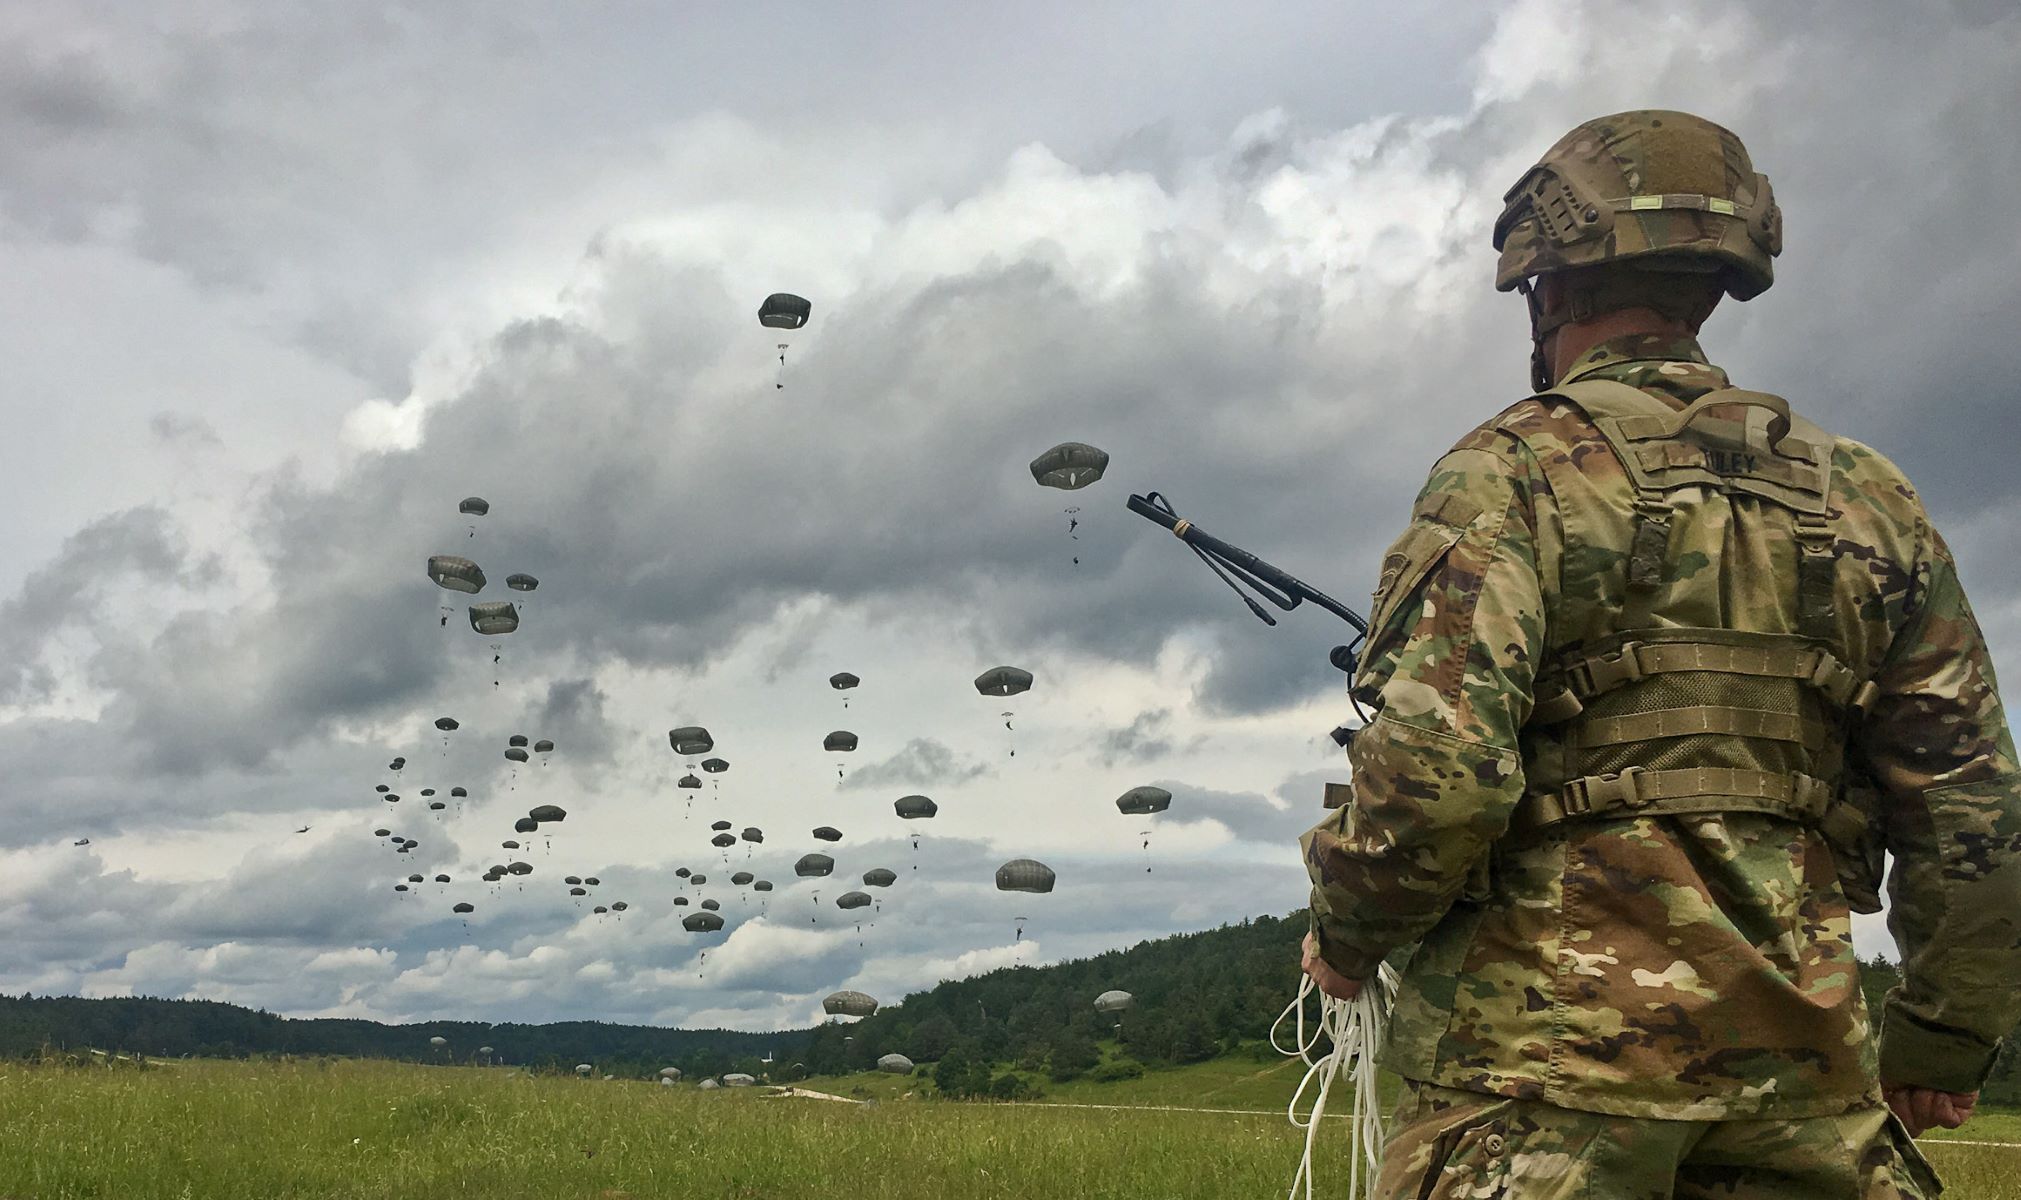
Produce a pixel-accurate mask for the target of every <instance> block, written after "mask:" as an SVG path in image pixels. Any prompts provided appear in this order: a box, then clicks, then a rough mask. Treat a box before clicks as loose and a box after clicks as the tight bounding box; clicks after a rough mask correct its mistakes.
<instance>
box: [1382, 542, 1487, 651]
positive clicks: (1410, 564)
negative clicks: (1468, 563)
mask: <svg viewBox="0 0 2021 1200" xmlns="http://www.w3.org/2000/svg"><path fill="white" fill-rule="evenodd" d="M1465 535H1466V528H1465V527H1464V526H1454V525H1449V524H1447V523H1445V522H1444V521H1439V520H1433V519H1428V518H1425V517H1419V518H1418V519H1416V520H1414V521H1412V522H1411V526H1410V528H1409V529H1406V530H1404V533H1403V536H1402V537H1400V538H1398V539H1397V540H1396V542H1395V543H1394V544H1393V545H1391V546H1390V548H1389V552H1388V553H1387V554H1385V555H1383V559H1382V578H1381V579H1380V580H1379V581H1378V582H1377V583H1376V586H1375V599H1374V601H1373V602H1372V603H1371V604H1370V606H1369V621H1368V648H1367V649H1366V650H1364V651H1363V652H1362V655H1361V660H1362V662H1363V663H1364V664H1368V665H1373V664H1374V663H1375V662H1376V660H1377V659H1379V658H1381V657H1382V656H1383V655H1384V654H1385V653H1386V652H1388V651H1389V650H1392V649H1394V648H1395V646H1394V643H1395V642H1396V641H1397V640H1398V639H1399V638H1400V637H1401V636H1402V632H1403V631H1401V630H1393V629H1391V628H1390V626H1391V624H1393V623H1394V622H1395V620H1396V615H1397V612H1398V610H1399V609H1401V608H1403V607H1404V602H1405V601H1407V600H1409V599H1410V598H1411V597H1412V596H1414V595H1416V594H1417V590H1418V589H1419V588H1420V587H1422V586H1423V585H1424V581H1425V578H1426V577H1427V576H1428V575H1430V574H1431V572H1432V569H1433V568H1435V567H1437V566H1438V565H1439V563H1440V562H1442V561H1443V560H1444V559H1445V556H1446V555H1447V554H1448V553H1450V552H1451V551H1452V548H1453V547H1454V546H1456V545H1458V544H1459V540H1460V538H1462V537H1463V536H1465Z"/></svg>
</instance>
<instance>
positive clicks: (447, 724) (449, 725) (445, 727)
mask: <svg viewBox="0 0 2021 1200" xmlns="http://www.w3.org/2000/svg"><path fill="white" fill-rule="evenodd" d="M459 727H460V723H459V722H458V721H457V720H456V718H455V717H437V718H435V728H437V729H440V730H441V731H442V732H444V733H448V732H450V731H451V730H453V729H457V728H459Z"/></svg>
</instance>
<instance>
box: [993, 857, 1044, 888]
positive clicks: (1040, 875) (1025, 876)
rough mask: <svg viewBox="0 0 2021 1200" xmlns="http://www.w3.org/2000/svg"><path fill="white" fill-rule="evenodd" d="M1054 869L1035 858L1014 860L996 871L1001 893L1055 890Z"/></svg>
mask: <svg viewBox="0 0 2021 1200" xmlns="http://www.w3.org/2000/svg"><path fill="white" fill-rule="evenodd" d="M1053 879H1054V876H1053V869H1052V868H1051V867H1049V866H1047V865H1046V864H1044V863H1042V862H1040V861H1038V860H1037V859H1035V858H1013V859H1011V860H1010V861H1009V862H1007V863H1005V864H1004V865H1002V866H1000V867H998V868H997V869H996V890H997V891H999V892H1034V893H1044V892H1050V891H1052V890H1053Z"/></svg>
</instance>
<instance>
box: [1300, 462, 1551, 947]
mask: <svg viewBox="0 0 2021 1200" xmlns="http://www.w3.org/2000/svg"><path fill="white" fill-rule="evenodd" d="M1546 507H1548V509H1549V512H1550V514H1555V511H1556V510H1555V506H1552V505H1551V504H1550V488H1549V485H1548V484H1547V483H1546V482H1545V481H1544V477H1543V472H1542V469H1541V468H1540V467H1539V466H1538V465H1537V463H1536V460H1535V458H1534V457H1533V456H1531V455H1530V453H1529V451H1528V450H1527V449H1526V448H1525V447H1524V446H1522V445H1521V443H1519V442H1517V441H1515V440H1514V439H1512V438H1509V437H1508V436H1507V435H1505V434H1499V433H1495V432H1493V431H1483V432H1481V433H1477V434H1475V435H1473V436H1472V437H1470V438H1469V439H1468V440H1467V441H1465V442H1462V443H1461V444H1460V446H1459V447H1458V448H1456V449H1455V450H1454V451H1453V452H1452V453H1450V454H1448V455H1447V456H1446V457H1445V458H1443V459H1441V460H1440V461H1439V463H1438V465H1437V466H1436V467H1435V468H1433V471H1432V475H1431V479H1430V481H1429V482H1428V483H1427V484H1426V485H1425V489H1424V491H1423V492H1422V493H1421V494H1420V495H1419V498H1418V502H1417V505H1416V508H1415V510H1414V512H1413V514H1412V518H1411V523H1410V526H1409V528H1407V529H1406V530H1405V531H1404V534H1403V536H1402V537H1400V538H1399V539H1397V542H1396V544H1395V545H1394V546H1392V547H1391V549H1390V552H1389V554H1388V555H1386V556H1385V558H1384V562H1383V573H1382V581H1381V583H1380V585H1379V586H1378V589H1377V592H1376V601H1375V606H1374V609H1373V611H1372V613H1371V620H1370V626H1369V628H1370V631H1371V632H1370V640H1369V643H1368V646H1367V648H1366V651H1365V653H1364V655H1363V660H1362V661H1363V665H1362V668H1361V670H1360V672H1359V673H1358V674H1357V676H1356V678H1355V683H1354V691H1355V695H1356V696H1357V698H1359V699H1362V700H1363V701H1364V702H1371V703H1375V704H1377V705H1379V706H1380V712H1379V713H1378V714H1377V716H1376V717H1375V719H1374V720H1373V721H1371V722H1370V723H1369V725H1368V726H1367V727H1366V728H1364V729H1362V730H1361V731H1360V733H1359V734H1357V735H1356V737H1355V739H1354V742H1353V744H1352V746H1351V747H1350V749H1349V755H1348V757H1349V762H1350V763H1351V764H1352V767H1353V770H1354V785H1353V798H1352V801H1351V802H1350V803H1349V804H1347V805H1345V806H1343V807H1342V808H1340V809H1338V810H1335V811H1334V812H1333V813H1331V814H1329V815H1328V816H1327V818H1326V819H1325V820H1324V821H1322V822H1320V823H1319V824H1318V825H1317V826H1315V827H1314V828H1313V829H1312V830H1311V831H1310V832H1308V833H1307V834H1306V835H1305V836H1304V838H1303V839H1301V845H1302V848H1303V850H1304V853H1305V862H1306V868H1307V871H1308V872H1309V873H1310V874H1311V876H1312V883H1313V890H1312V926H1313V932H1314V934H1315V936H1316V938H1317V940H1318V943H1319V952H1320V956H1321V957H1322V958H1324V959H1325V960H1326V962H1327V963H1328V965H1330V966H1332V967H1333V968H1334V969H1335V970H1337V971H1339V972H1340V973H1341V974H1343V975H1345V976H1347V977H1348V978H1350V979H1365V978H1367V977H1368V976H1369V975H1371V974H1373V973H1374V971H1375V969H1376V966H1377V965H1378V964H1379V963H1380V962H1381V961H1382V959H1383V957H1384V956H1385V955H1387V954H1388V953H1389V952H1390V951H1391V950H1394V949H1395V948H1397V947H1398V946H1402V945H1405V944H1407V943H1410V942H1412V941H1415V940H1417V939H1418V938H1420V937H1422V936H1423V935H1424V934H1425V933H1426V932H1427V931H1428V930H1430V929H1431V927H1432V926H1433V925H1435V924H1437V923H1438V920H1439V918H1440V917H1442V916H1443V915H1444V914H1445V912H1446V910H1447V909H1448V908H1449V907H1450V906H1451V905H1452V903H1453V900H1454V898H1455V897H1456V896H1457V895H1458V894H1459V893H1460V891H1461V889H1462V887H1463V886H1464V885H1465V883H1466V881H1467V878H1468V876H1469V875H1470V874H1471V873H1472V872H1473V871H1475V870H1476V869H1477V868H1478V867H1479V866H1481V865H1484V864H1485V862H1486V855H1487V850H1488V847H1489V845H1490V844H1491V843H1492V842H1493V841H1494V840H1495V839H1496V838H1497V837H1499V836H1501V834H1502V833H1503V831H1504V830H1505V829H1507V827H1508V823H1509V819H1510V816H1511V814H1512V813H1513V811H1514V809H1515V806H1516V802H1517V801H1518V800H1519V799H1520V798H1521V796H1522V794H1523V772H1522V760H1521V757H1520V755H1519V753H1518V750H1517V742H1516V734H1517V731H1518V730H1519V729H1521V728H1522V725H1523V722H1524V720H1525V719H1526V718H1527V717H1528V716H1529V712H1530V705H1531V700H1532V696H1533V686H1534V675H1535V664H1536V661H1537V657H1538V653H1539V651H1540V648H1541V647H1542V646H1543V644H1544V601H1543V587H1542V585H1541V583H1540V562H1546V563H1548V562H1549V561H1554V560H1553V559H1552V555H1553V554H1554V553H1555V551H1554V549H1553V546H1554V545H1555V541H1554V539H1553V538H1552V537H1551V536H1550V535H1551V532H1552V531H1554V530H1555V528H1556V525H1555V521H1554V520H1542V521H1540V518H1539V510H1540V508H1546ZM1540 528H1541V529H1543V530H1545V535H1544V536H1540V533H1539V530H1540Z"/></svg>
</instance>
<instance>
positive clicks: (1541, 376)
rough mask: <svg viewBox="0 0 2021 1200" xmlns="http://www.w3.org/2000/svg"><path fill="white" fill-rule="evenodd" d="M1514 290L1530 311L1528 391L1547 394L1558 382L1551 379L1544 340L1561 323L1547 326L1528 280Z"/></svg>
mask: <svg viewBox="0 0 2021 1200" xmlns="http://www.w3.org/2000/svg"><path fill="white" fill-rule="evenodd" d="M1516 290H1518V291H1520V292H1522V293H1523V302H1524V303H1525V304H1526V305H1528V306H1529V309H1530V390H1531V391H1534V392H1547V391H1550V390H1551V385H1552V384H1554V383H1556V382H1558V381H1557V380H1555V379H1553V378H1551V360H1550V357H1549V356H1548V355H1546V354H1545V353H1544V339H1546V338H1548V337H1550V336H1551V332H1552V330H1555V329H1556V328H1557V327H1558V325H1559V324H1561V323H1562V322H1551V323H1549V324H1547V322H1548V321H1549V318H1548V317H1546V316H1545V314H1544V304H1543V301H1541V300H1539V299H1538V298H1537V289H1536V287H1535V286H1534V285H1532V284H1531V282H1530V281H1529V280H1527V279H1526V280H1524V281H1523V282H1521V283H1519V284H1517V285H1516Z"/></svg>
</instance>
